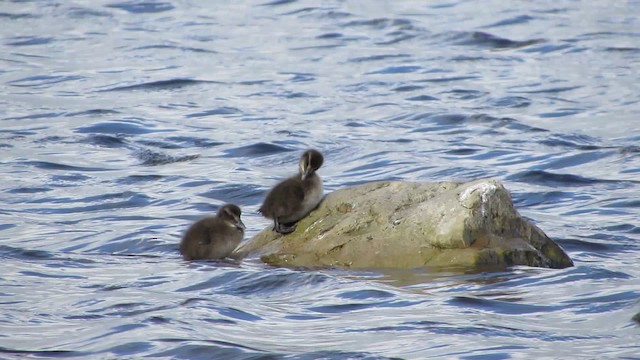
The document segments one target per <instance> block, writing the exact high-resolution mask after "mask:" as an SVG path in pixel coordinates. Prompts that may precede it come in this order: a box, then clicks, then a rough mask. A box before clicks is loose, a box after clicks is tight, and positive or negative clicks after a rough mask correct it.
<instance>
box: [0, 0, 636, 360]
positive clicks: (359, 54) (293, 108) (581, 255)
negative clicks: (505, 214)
mask: <svg viewBox="0 0 640 360" xmlns="http://www.w3.org/2000/svg"><path fill="white" fill-rule="evenodd" d="M204 3H205V2H197V1H178V0H176V1H172V2H166V1H165V2H159V1H157V2H156V1H123V2H119V1H118V0H115V1H81V0H77V1H73V2H71V1H59V2H57V1H47V0H45V1H37V2H35V1H34V2H30V1H4V2H1V3H0V21H1V24H2V29H1V30H0V48H1V49H2V51H1V52H0V88H1V92H0V94H2V95H0V163H1V166H0V178H1V179H2V181H0V194H1V195H0V257H1V258H2V264H3V265H2V272H1V274H0V302H1V304H2V305H1V306H2V307H1V309H2V310H1V311H0V351H1V352H2V355H1V356H2V357H4V358H14V357H15V358H21V357H31V358H42V357H71V358H74V357H76V358H120V359H121V358H132V359H133V358H141V357H153V358H189V359H222V358H233V359H280V358H287V359H318V358H326V359H352V358H355V359H374V358H389V357H398V358H407V359H424V358H431V357H445V358H461V359H507V358H640V355H638V354H640V325H639V324H637V323H635V322H633V321H632V320H631V318H632V317H633V315H634V314H636V313H638V312H639V311H640V301H639V298H640V281H639V279H640V268H638V259H639V258H640V245H639V240H640V225H639V221H638V219H639V218H640V200H638V194H639V193H640V192H639V190H640V178H639V174H640V147H639V145H638V142H639V140H640V122H639V120H638V119H639V117H640V85H639V84H640V81H639V79H638V69H639V65H640V46H639V44H640V43H639V42H638V39H639V35H640V20H639V19H640V16H638V14H640V3H639V2H637V1H626V2H623V1H619V2H611V3H606V4H605V3H604V2H595V1H594V2H589V1H568V0H559V1H554V2H513V3H508V2H502V1H482V2H479V1H456V0H454V1H438V2H422V1H402V2H391V1H389V2H386V1H385V2H383V1H355V0H354V1H322V2H311V1H286V0H285V1H269V0H264V1H260V0H259V1H252V2H247V1H244V2H223V1H220V2H215V3H213V2H212V3H211V4H204ZM308 147H315V148H318V149H321V150H322V151H323V152H324V154H325V166H324V167H323V168H322V169H321V171H320V173H321V175H322V176H323V177H324V179H325V188H326V189H327V191H331V190H335V189H337V188H340V187H342V186H346V185H351V184H357V183H362V182H365V181H370V180H382V179H404V180H410V181H441V180H469V179H475V178H478V177H496V178H498V179H500V180H502V181H503V182H504V183H505V184H506V186H507V187H508V188H509V189H510V190H511V191H512V192H513V198H514V201H515V204H516V206H517V207H518V209H519V210H520V212H521V213H522V214H523V215H524V216H526V217H528V218H530V219H532V220H533V221H535V222H536V223H537V224H538V225H539V226H540V227H541V228H542V229H543V230H545V232H546V233H547V234H548V235H549V236H550V237H552V238H553V239H555V240H557V241H558V243H560V244H561V245H562V246H563V247H564V248H565V249H566V250H567V252H568V253H569V254H570V256H571V257H572V258H573V260H574V261H575V264H576V266H575V267H573V268H568V269H563V270H550V269H536V268H527V267H515V268H509V269H504V270H503V271H499V272H475V273H474V272H461V271H459V270H456V269H448V270H444V271H434V270H432V269H416V270H406V271H399V270H371V271H350V270H348V269H284V268H273V267H269V266H266V265H264V264H262V263H261V262H260V261H259V260H258V259H254V258H251V259H247V260H245V261H243V262H241V263H233V262H222V263H215V262H193V263H186V262H183V261H182V260H181V259H180V257H179V256H178V252H177V243H178V241H179V238H180V235H181V234H182V232H183V231H184V230H185V228H186V226H188V224H189V223H190V222H191V221H193V220H195V219H197V218H199V217H201V216H204V215H206V214H209V213H212V212H214V211H215V209H216V208H217V206H219V205H220V204H222V203H224V202H234V203H237V204H239V205H241V206H242V208H243V210H244V213H245V214H244V216H243V218H244V222H245V223H246V224H247V226H248V232H247V237H250V236H252V235H254V234H256V233H257V232H258V231H260V230H261V229H263V228H264V227H265V226H269V222H268V221H267V220H265V219H263V218H261V217H260V216H259V214H257V213H256V210H257V209H258V207H259V205H260V202H261V200H262V197H263V194H264V191H265V190H267V189H268V188H269V187H270V186H271V185H273V184H274V183H275V181H277V179H280V178H281V177H283V176H286V175H288V174H290V173H292V172H294V171H295V170H296V162H297V158H298V156H299V154H300V153H301V151H302V150H304V149H306V148H308Z"/></svg>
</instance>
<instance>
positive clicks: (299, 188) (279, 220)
mask: <svg viewBox="0 0 640 360" xmlns="http://www.w3.org/2000/svg"><path fill="white" fill-rule="evenodd" d="M323 162H324V158H323V157H322V154H321V153H320V152H319V151H317V150H313V149H311V150H307V151H305V152H304V154H302V157H301V158H300V165H299V166H300V171H299V173H298V174H297V175H294V176H292V177H290V178H288V179H285V180H283V181H282V182H280V183H279V184H278V185H276V186H275V187H274V188H273V189H271V191H270V192H269V194H267V197H266V198H265V199H264V203H263V204H262V206H261V207H260V210H258V211H259V212H261V213H262V215H264V217H266V218H269V219H273V230H274V231H277V232H279V233H281V234H288V233H290V232H293V231H294V230H295V229H296V225H295V224H293V225H285V224H292V223H295V222H297V221H298V220H300V219H302V218H303V217H305V216H307V214H309V213H310V212H311V210H313V209H315V208H316V206H318V204H319V203H320V200H322V193H323V189H322V179H320V176H318V174H316V171H317V170H318V169H319V168H320V167H321V166H322V163H323Z"/></svg>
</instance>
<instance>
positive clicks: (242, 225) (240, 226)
mask: <svg viewBox="0 0 640 360" xmlns="http://www.w3.org/2000/svg"><path fill="white" fill-rule="evenodd" d="M236 227H237V228H238V229H240V230H245V229H246V228H247V227H246V226H244V223H243V222H242V220H240V219H238V222H237V223H236Z"/></svg>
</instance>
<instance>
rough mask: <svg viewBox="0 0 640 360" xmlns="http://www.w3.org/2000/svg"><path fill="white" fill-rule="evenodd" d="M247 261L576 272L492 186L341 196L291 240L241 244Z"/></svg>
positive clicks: (404, 188) (409, 186) (373, 188)
mask: <svg viewBox="0 0 640 360" xmlns="http://www.w3.org/2000/svg"><path fill="white" fill-rule="evenodd" d="M247 255H259V256H261V259H262V260H263V261H265V262H267V263H270V264H273V265H281V266H302V267H317V266H321V267H323V266H341V267H351V268H416V267H442V266H447V267H449V266H461V267H478V266H492V267H494V266H510V265H528V266H537V267H548V268H564V267H569V266H573V262H572V261H571V259H570V258H569V256H568V255H567V254H566V253H565V252H564V251H563V250H562V248H561V247H560V246H558V245H557V244H556V243H555V242H553V241H552V240H551V239H549V237H547V236H546V235H545V234H544V232H542V230H540V229H539V228H538V227H537V226H535V225H534V224H532V223H530V222H529V221H527V220H526V219H524V218H522V217H521V216H520V215H519V214H518V212H517V211H516V210H515V208H514V207H513V203H512V201H511V196H510V195H509V192H508V191H507V190H506V189H505V188H504V186H503V185H502V184H501V183H500V182H499V181H497V180H492V179H489V180H477V181H472V182H468V183H454V182H439V183H416V182H400V181H384V182H371V183H367V184H362V185H357V186H352V187H347V188H343V189H340V190H337V191H335V192H333V193H331V194H329V195H327V196H326V197H325V199H324V200H323V201H322V202H321V203H320V205H319V206H318V208H316V209H315V210H314V211H312V212H311V213H310V214H309V215H308V216H307V217H305V218H304V219H302V220H301V221H300V222H298V225H297V228H296V231H294V232H293V233H291V234H287V235H282V234H278V233H276V232H274V231H272V230H271V227H268V228H266V229H264V230H263V231H261V232H260V233H258V234H257V235H256V236H254V237H253V238H252V239H250V240H248V241H246V242H245V243H243V244H241V245H240V247H239V248H238V249H237V250H236V254H235V256H236V257H244V256H247Z"/></svg>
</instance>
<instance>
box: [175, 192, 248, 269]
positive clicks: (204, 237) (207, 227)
mask: <svg viewBox="0 0 640 360" xmlns="http://www.w3.org/2000/svg"><path fill="white" fill-rule="evenodd" d="M241 213H242V212H241V211H240V208H239V207H238V206H236V205H233V204H225V205H223V206H222V207H220V209H218V213H217V214H216V215H215V216H207V217H205V218H202V219H200V220H198V221H196V222H195V223H194V224H193V225H191V226H190V227H189V229H188V230H187V232H186V233H185V234H184V237H183V238H182V241H181V242H180V253H181V254H182V256H183V258H184V259H185V260H202V259H223V258H225V257H227V256H229V255H230V254H231V252H233V250H234V249H235V248H236V246H238V244H239V243H240V240H242V237H243V236H244V229H245V228H246V227H245V226H244V223H243V222H242V220H241V219H240V215H241Z"/></svg>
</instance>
